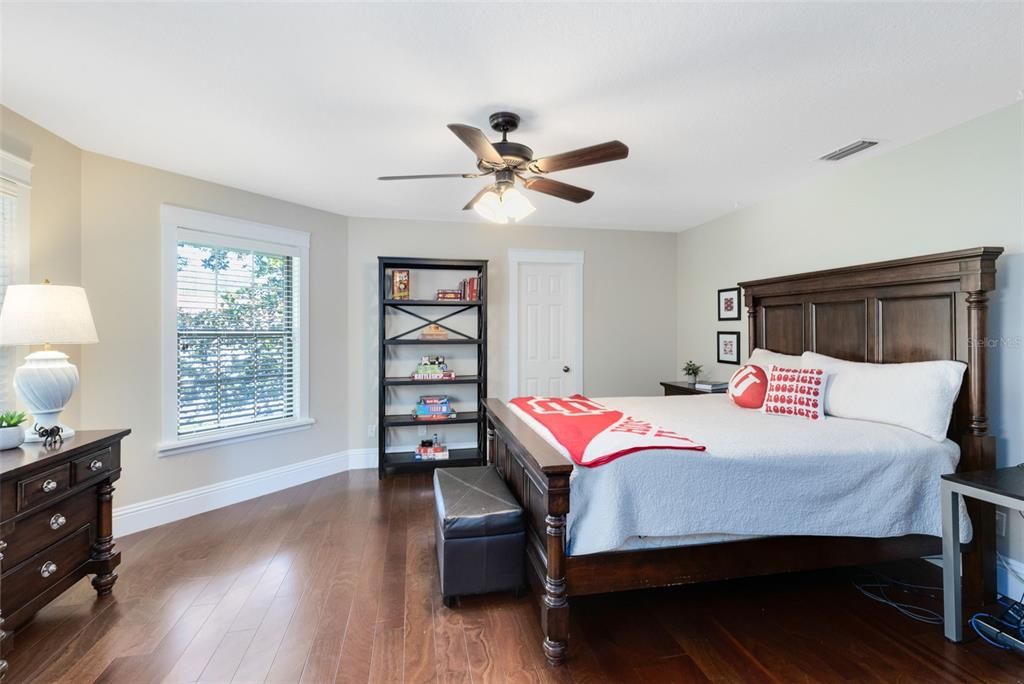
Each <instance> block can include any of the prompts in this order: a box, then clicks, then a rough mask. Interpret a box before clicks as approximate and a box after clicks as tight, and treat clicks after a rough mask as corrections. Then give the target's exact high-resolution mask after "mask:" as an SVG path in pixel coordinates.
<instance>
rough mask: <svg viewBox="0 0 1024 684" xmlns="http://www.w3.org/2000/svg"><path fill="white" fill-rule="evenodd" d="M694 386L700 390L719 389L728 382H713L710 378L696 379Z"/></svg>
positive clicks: (723, 387) (726, 385)
mask: <svg viewBox="0 0 1024 684" xmlns="http://www.w3.org/2000/svg"><path fill="white" fill-rule="evenodd" d="M693 386H694V387H696V388H697V389H700V390H720V389H725V388H726V387H728V386H729V383H728V382H713V381H711V380H698V381H697V382H695V383H694V384H693Z"/></svg>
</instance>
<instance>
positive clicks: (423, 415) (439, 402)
mask: <svg viewBox="0 0 1024 684" xmlns="http://www.w3.org/2000/svg"><path fill="white" fill-rule="evenodd" d="M412 415H413V417H414V418H415V419H416V420H422V421H431V420H454V419H455V418H457V417H458V416H457V414H456V413H455V410H454V409H453V408H452V404H451V401H449V399H448V397H447V396H446V395H444V394H432V395H427V396H422V397H420V400H419V401H417V402H416V408H415V409H413V412H412Z"/></svg>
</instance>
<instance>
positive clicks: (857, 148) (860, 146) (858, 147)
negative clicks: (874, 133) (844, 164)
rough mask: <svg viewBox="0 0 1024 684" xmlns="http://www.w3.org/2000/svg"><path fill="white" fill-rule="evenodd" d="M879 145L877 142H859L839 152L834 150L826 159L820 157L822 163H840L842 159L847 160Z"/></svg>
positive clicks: (842, 148) (840, 149) (841, 148)
mask: <svg viewBox="0 0 1024 684" xmlns="http://www.w3.org/2000/svg"><path fill="white" fill-rule="evenodd" d="M877 144H878V141H877V140H858V141H857V142H852V143H850V144H849V145H847V146H846V147H840V148H839V149H838V150H833V151H832V152H829V153H828V154H826V155H825V156H824V157H820V159H821V160H822V161H839V160H840V159H846V158H847V157H849V156H850V155H851V154H857V153H858V152H863V151H864V150H866V149H868V148H869V147H874V146H875V145H877Z"/></svg>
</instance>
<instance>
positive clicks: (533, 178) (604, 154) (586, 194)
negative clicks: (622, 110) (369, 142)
mask: <svg viewBox="0 0 1024 684" xmlns="http://www.w3.org/2000/svg"><path fill="white" fill-rule="evenodd" d="M490 123H491V128H493V129H494V130H495V131H497V132H499V133H501V140H500V141H498V142H493V143H492V142H491V141H490V140H488V139H487V136H486V135H484V133H483V131H481V130H480V129H479V128H473V127H472V126H466V125H465V124H448V128H449V129H451V131H452V133H454V134H455V135H456V136H457V137H458V138H459V140H461V141H462V142H463V143H465V145H466V147H468V148H469V149H470V150H472V151H473V154H475V155H476V167H477V169H479V173H432V174H425V175H419V176H381V177H380V178H379V179H378V180H416V179H420V178H483V177H485V176H493V177H494V182H493V183H491V184H490V185H487V186H486V187H484V188H482V189H481V190H480V191H479V192H478V193H476V195H474V196H473V199H471V200H470V201H469V203H468V204H466V206H464V207H463V208H462V209H463V210H464V211H465V210H468V209H475V210H476V212H477V213H478V214H480V215H481V216H483V217H484V218H486V219H488V220H490V221H494V222H496V223H508V220H509V219H512V220H514V221H519V220H521V219H523V218H526V217H527V216H529V215H530V214H532V213H533V211H534V207H533V205H532V204H530V201H529V200H528V199H527V198H526V197H524V196H523V195H522V193H520V192H519V191H518V190H517V189H516V182H517V181H518V182H519V183H521V184H522V185H523V187H524V188H526V189H527V190H532V191H534V192H540V193H543V194H545V195H551V196H552V197H557V198H559V199H564V200H568V201H569V202H576V203H579V202H586V201H587V200H588V199H590V198H591V197H593V196H594V192H593V191H592V190H587V189H585V188H580V187H577V186H575V185H569V184H568V183H562V182H561V181H556V180H553V179H551V178H545V177H544V175H543V174H548V173H553V172H555V171H564V170H565V169H575V168H577V167H580V166H590V165H591V164H601V163H604V162H609V161H615V160H616V159H625V158H626V157H627V156H629V148H628V147H626V146H625V145H624V144H622V143H621V142H619V141H618V140H612V141H611V142H606V143H601V144H600V145H592V146H590V147H583V148H581V149H578V150H572V151H571V152H563V153H561V154H556V155H552V156H550V157H541V158H540V159H534V158H533V150H531V149H530V148H529V147H527V146H526V145H523V144H522V143H517V142H511V141H509V139H508V134H509V133H511V132H512V131H514V130H516V129H517V128H519V115H518V114H515V113H513V112H495V113H494V114H491V116H490ZM527 174H542V175H527Z"/></svg>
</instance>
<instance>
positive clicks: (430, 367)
mask: <svg viewBox="0 0 1024 684" xmlns="http://www.w3.org/2000/svg"><path fill="white" fill-rule="evenodd" d="M411 377H412V379H413V380H454V379H455V371H451V370H448V364H447V363H445V361H444V357H443V356H424V357H422V358H421V359H420V362H419V363H418V364H417V365H416V370H415V371H414V372H413V374H412V376H411Z"/></svg>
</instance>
